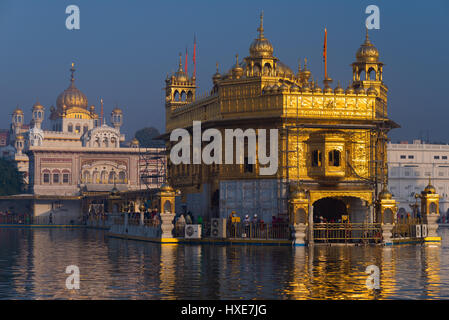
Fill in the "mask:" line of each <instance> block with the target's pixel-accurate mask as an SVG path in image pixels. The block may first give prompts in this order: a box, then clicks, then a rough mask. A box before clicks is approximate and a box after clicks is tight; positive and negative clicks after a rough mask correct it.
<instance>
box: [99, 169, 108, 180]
mask: <svg viewBox="0 0 449 320" xmlns="http://www.w3.org/2000/svg"><path fill="white" fill-rule="evenodd" d="M100 183H108V173H107V172H106V171H104V170H103V171H101V175H100Z"/></svg>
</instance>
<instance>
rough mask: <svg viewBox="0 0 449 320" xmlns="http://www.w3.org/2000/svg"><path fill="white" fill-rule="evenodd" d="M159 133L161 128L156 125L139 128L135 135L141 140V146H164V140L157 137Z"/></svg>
mask: <svg viewBox="0 0 449 320" xmlns="http://www.w3.org/2000/svg"><path fill="white" fill-rule="evenodd" d="M159 135H160V133H159V130H157V129H156V128H154V127H147V128H143V129H140V130H137V132H136V134H135V135H134V137H135V138H136V139H137V140H138V141H139V144H140V146H141V147H143V148H151V147H164V146H165V144H164V141H162V140H156V139H155V138H156V137H158V136H159Z"/></svg>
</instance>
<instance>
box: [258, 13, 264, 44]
mask: <svg viewBox="0 0 449 320" xmlns="http://www.w3.org/2000/svg"><path fill="white" fill-rule="evenodd" d="M257 31H259V39H263V38H264V35H263V10H262V13H261V14H260V26H259V28H257Z"/></svg>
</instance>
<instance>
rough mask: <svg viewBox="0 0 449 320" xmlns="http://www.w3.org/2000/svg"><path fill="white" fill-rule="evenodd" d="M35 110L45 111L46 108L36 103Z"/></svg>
mask: <svg viewBox="0 0 449 320" xmlns="http://www.w3.org/2000/svg"><path fill="white" fill-rule="evenodd" d="M34 110H44V106H43V105H41V104H40V103H39V102H36V103H35V104H34V105H33V111H34Z"/></svg>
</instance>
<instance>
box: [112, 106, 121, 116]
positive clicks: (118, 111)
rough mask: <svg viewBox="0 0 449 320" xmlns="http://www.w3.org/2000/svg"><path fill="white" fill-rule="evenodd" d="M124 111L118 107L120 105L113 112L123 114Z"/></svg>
mask: <svg viewBox="0 0 449 320" xmlns="http://www.w3.org/2000/svg"><path fill="white" fill-rule="evenodd" d="M122 113H123V111H122V109H120V108H118V107H115V108H114V109H113V110H112V114H122Z"/></svg>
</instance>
